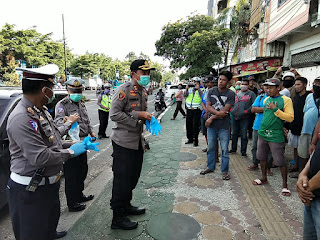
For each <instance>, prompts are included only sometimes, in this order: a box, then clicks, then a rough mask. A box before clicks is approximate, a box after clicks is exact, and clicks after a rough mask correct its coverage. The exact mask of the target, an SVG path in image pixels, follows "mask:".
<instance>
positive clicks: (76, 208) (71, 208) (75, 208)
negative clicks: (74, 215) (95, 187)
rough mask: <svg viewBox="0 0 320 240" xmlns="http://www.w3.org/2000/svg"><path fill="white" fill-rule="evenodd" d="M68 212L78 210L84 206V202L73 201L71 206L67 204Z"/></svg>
mask: <svg viewBox="0 0 320 240" xmlns="http://www.w3.org/2000/svg"><path fill="white" fill-rule="evenodd" d="M68 208H69V212H80V211H82V210H84V209H85V208H86V205H85V204H84V203H75V204H73V205H72V206H69V207H68Z"/></svg>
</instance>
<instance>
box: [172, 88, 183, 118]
mask: <svg viewBox="0 0 320 240" xmlns="http://www.w3.org/2000/svg"><path fill="white" fill-rule="evenodd" d="M178 89H179V90H178V92H177V93H176V95H175V98H176V104H177V106H176V110H175V111H174V114H173V117H172V118H171V120H175V119H176V117H177V115H178V113H179V111H180V112H181V114H182V115H183V117H186V113H185V112H184V110H183V108H182V102H183V89H182V84H181V83H180V84H179V85H178Z"/></svg>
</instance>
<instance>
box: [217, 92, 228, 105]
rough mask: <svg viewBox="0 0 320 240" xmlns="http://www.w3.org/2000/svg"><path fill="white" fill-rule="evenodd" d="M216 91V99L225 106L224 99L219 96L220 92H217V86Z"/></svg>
mask: <svg viewBox="0 0 320 240" xmlns="http://www.w3.org/2000/svg"><path fill="white" fill-rule="evenodd" d="M217 92H218V94H217V97H218V99H219V102H220V103H221V104H222V106H223V107H225V106H226V104H225V103H224V101H223V100H222V98H221V96H220V92H219V89H218V88H217Z"/></svg>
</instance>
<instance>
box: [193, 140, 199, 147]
mask: <svg viewBox="0 0 320 240" xmlns="http://www.w3.org/2000/svg"><path fill="white" fill-rule="evenodd" d="M193 146H194V147H198V146H199V140H198V138H195V139H194V141H193Z"/></svg>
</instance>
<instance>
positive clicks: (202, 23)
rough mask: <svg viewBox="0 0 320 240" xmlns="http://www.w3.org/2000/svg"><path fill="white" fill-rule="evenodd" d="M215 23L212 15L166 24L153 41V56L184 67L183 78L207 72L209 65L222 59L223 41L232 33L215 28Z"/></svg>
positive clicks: (172, 65) (173, 65) (210, 66)
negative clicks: (154, 43)
mask: <svg viewBox="0 0 320 240" xmlns="http://www.w3.org/2000/svg"><path fill="white" fill-rule="evenodd" d="M214 23H215V21H214V19H213V18H212V17H209V16H205V15H195V16H189V17H187V19H186V20H183V19H181V20H179V21H177V22H175V23H168V24H167V25H166V26H164V27H163V29H162V31H163V32H162V34H161V38H160V39H159V40H158V41H157V42H156V50H157V51H156V55H158V56H162V57H164V58H166V59H169V60H170V65H171V67H172V68H174V69H178V68H183V67H186V68H187V72H186V73H185V74H184V75H182V77H183V78H189V77H193V76H204V75H206V74H209V73H210V72H211V71H212V66H213V65H214V64H215V63H217V62H218V63H219V62H221V61H222V56H223V53H224V48H223V44H221V43H222V41H224V40H225V39H227V38H230V36H231V32H230V30H228V29H225V28H221V27H220V26H218V27H217V28H214Z"/></svg>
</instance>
